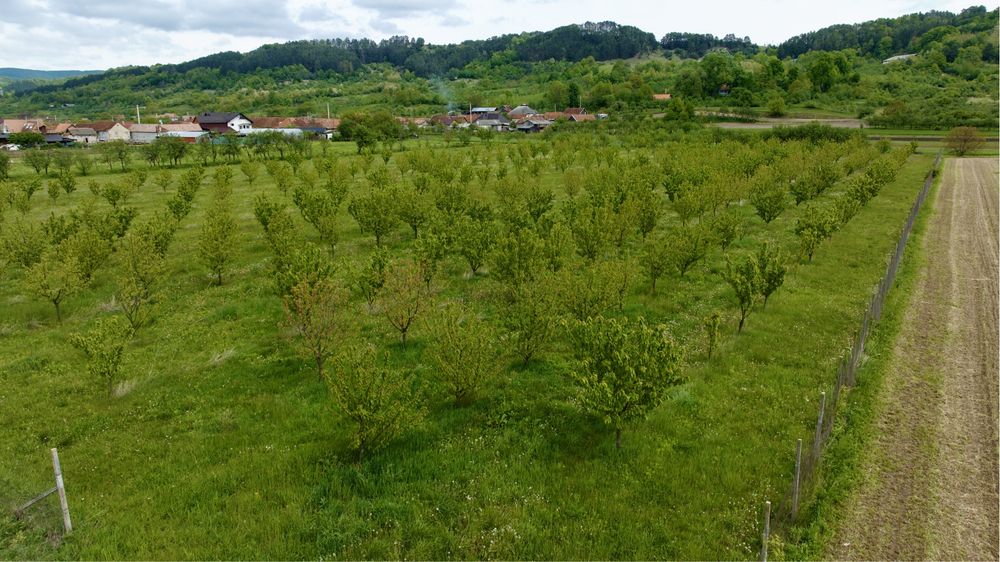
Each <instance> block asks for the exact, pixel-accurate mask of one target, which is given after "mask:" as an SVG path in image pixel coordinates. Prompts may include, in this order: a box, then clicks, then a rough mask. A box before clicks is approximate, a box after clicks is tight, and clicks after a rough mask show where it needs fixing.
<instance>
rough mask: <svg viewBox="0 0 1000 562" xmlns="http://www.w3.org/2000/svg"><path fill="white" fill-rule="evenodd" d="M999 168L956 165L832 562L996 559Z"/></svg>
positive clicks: (951, 166) (973, 162)
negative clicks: (847, 561) (852, 561)
mask: <svg viewBox="0 0 1000 562" xmlns="http://www.w3.org/2000/svg"><path fill="white" fill-rule="evenodd" d="M997 174H998V163H997V160H996V159H989V158H982V159H980V158H968V159H949V160H947V161H946V163H945V167H944V177H943V178H942V182H941V186H940V188H939V189H938V192H937V197H936V199H935V203H934V205H935V209H934V213H933V215H932V217H931V220H930V224H929V227H928V230H927V233H926V235H925V236H924V238H923V241H924V253H925V256H926V263H925V264H924V265H923V266H922V269H921V272H920V277H919V280H918V282H917V286H916V289H915V292H914V294H913V295H912V298H911V300H910V304H909V308H908V309H907V311H906V313H905V317H904V323H903V327H902V328H901V331H900V334H899V337H898V339H897V341H896V345H895V349H894V357H893V361H892V366H891V367H890V368H889V370H888V372H887V373H886V379H885V383H884V387H883V389H882V391H881V396H880V404H881V412H880V413H879V421H878V427H877V429H876V437H875V439H874V442H873V443H872V445H871V448H870V450H869V453H868V454H867V458H866V459H865V460H864V465H863V468H862V470H863V475H864V481H863V482H862V483H861V485H860V486H859V489H858V492H857V493H856V495H855V497H854V498H852V500H851V505H850V506H849V508H848V515H847V516H846V517H845V519H844V521H843V523H842V526H841V528H840V529H839V530H838V533H837V537H836V540H835V542H834V543H833V544H832V545H831V553H830V555H831V557H833V558H838V559H865V560H901V559H902V560H914V559H932V560H997V559H998V556H1000V555H998V550H1000V540H998V534H1000V530H998V501H1000V491H998V468H1000V467H998V459H997V437H998V436H997V401H998V396H997V386H998V384H997V377H998V368H1000V367H998V359H997V356H998V322H997V316H998V314H997V312H998V302H997V292H998V284H997V277H998V254H1000V249H998V248H1000V247H998V236H997V230H998V224H997V223H998V213H1000V210H998V194H1000V187H998V177H997Z"/></svg>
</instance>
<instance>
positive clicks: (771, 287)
mask: <svg viewBox="0 0 1000 562" xmlns="http://www.w3.org/2000/svg"><path fill="white" fill-rule="evenodd" d="M784 262H785V256H784V255H783V254H782V252H781V250H780V249H779V248H778V247H777V246H776V245H775V244H774V243H772V242H765V243H764V245H762V246H761V247H760V250H758V251H757V266H758V267H759V268H760V295H761V296H762V297H764V308H767V299H768V298H770V297H771V295H772V294H774V292H775V291H777V290H778V289H779V288H780V287H781V285H783V284H784V283H785V273H786V272H787V271H788V268H787V267H786V266H785V263H784Z"/></svg>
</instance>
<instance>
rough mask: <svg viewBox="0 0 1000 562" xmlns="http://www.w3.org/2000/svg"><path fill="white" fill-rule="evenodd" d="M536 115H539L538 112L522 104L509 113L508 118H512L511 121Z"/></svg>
mask: <svg viewBox="0 0 1000 562" xmlns="http://www.w3.org/2000/svg"><path fill="white" fill-rule="evenodd" d="M536 114H538V112H537V111H535V110H534V109H532V108H531V107H530V106H527V105H524V104H521V105H519V106H517V107H515V108H514V109H512V110H510V111H508V112H507V117H510V118H511V119H519V118H521V117H527V116H529V115H536Z"/></svg>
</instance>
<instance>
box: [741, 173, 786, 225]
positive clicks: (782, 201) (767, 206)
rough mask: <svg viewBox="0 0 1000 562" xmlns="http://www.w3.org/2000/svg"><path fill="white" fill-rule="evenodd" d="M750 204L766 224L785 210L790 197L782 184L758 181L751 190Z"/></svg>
mask: <svg viewBox="0 0 1000 562" xmlns="http://www.w3.org/2000/svg"><path fill="white" fill-rule="evenodd" d="M750 204H751V205H753V208H754V210H756V211H757V216H759V217H760V218H761V220H763V221H764V224H770V223H771V221H773V220H774V219H776V218H778V216H779V215H781V213H783V212H784V211H785V208H787V206H788V199H787V195H786V192H785V189H784V188H783V187H782V186H781V185H780V184H778V183H776V182H775V183H757V184H755V185H754V186H753V187H752V188H751V190H750Z"/></svg>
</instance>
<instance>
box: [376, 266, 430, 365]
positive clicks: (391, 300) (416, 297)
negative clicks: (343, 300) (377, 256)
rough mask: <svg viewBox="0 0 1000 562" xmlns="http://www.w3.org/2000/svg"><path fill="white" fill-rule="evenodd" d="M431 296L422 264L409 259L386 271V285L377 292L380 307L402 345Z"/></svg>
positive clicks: (404, 343)
mask: <svg viewBox="0 0 1000 562" xmlns="http://www.w3.org/2000/svg"><path fill="white" fill-rule="evenodd" d="M428 298H429V291H428V289H427V282H426V281H425V280H424V276H423V275H422V273H421V271H420V267H419V265H417V264H415V263H413V262H412V261H409V260H407V261H402V262H397V263H396V264H395V265H394V266H393V267H391V268H390V269H389V270H388V271H386V275H385V284H384V285H383V286H382V289H381V290H380V291H379V294H378V299H379V308H380V309H381V311H382V314H384V315H385V318H386V320H388V321H389V324H391V325H392V327H393V328H395V329H396V330H397V331H398V332H399V336H400V340H401V341H402V343H403V345H406V335H407V334H408V333H409V331H410V327H412V326H413V321H414V320H416V318H417V316H418V315H419V314H420V313H421V311H423V309H424V307H425V306H426V304H427V299H428Z"/></svg>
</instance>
